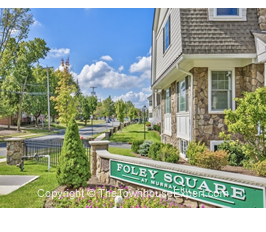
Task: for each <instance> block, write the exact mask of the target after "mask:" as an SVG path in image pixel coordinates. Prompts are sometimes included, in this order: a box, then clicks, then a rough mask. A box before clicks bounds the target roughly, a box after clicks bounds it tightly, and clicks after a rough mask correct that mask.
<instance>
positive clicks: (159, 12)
mask: <svg viewBox="0 0 266 232" xmlns="http://www.w3.org/2000/svg"><path fill="white" fill-rule="evenodd" d="M265 63H266V9H265V8H180V9H179V8H173V9H169V8H160V9H155V11H154V19H153V29H152V75H151V88H152V104H153V105H152V110H153V117H155V115H156V114H158V112H160V115H161V116H160V117H161V120H160V122H157V123H160V124H161V130H162V131H161V140H162V142H165V143H171V144H173V145H174V146H176V147H178V148H179V150H180V153H181V155H182V156H184V157H185V153H186V148H187V146H188V143H189V142H190V141H193V140H194V141H202V142H204V143H205V144H206V145H207V146H208V147H209V148H210V149H211V150H215V149H216V147H217V145H218V144H220V143H221V142H222V139H221V138H219V133H220V132H221V131H226V130H227V126H226V124H225V123H224V117H225V114H224V110H225V109H229V108H231V109H232V110H235V109H236V107H237V106H236V102H235V101H234V99H235V98H240V97H243V91H247V92H250V91H255V90H256V88H259V87H263V86H264V85H265V83H266V81H265V79H266V77H265V69H266V68H265V66H266V64H265Z"/></svg>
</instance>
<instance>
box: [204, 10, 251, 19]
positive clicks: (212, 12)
mask: <svg viewBox="0 0 266 232" xmlns="http://www.w3.org/2000/svg"><path fill="white" fill-rule="evenodd" d="M238 9H239V15H228V16H223V15H217V8H208V16H209V21H247V8H238Z"/></svg>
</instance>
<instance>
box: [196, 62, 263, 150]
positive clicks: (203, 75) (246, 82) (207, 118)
mask: <svg viewBox="0 0 266 232" xmlns="http://www.w3.org/2000/svg"><path fill="white" fill-rule="evenodd" d="M191 72H192V73H193V75H194V96H193V121H194V122H193V140H195V141H203V142H204V143H206V145H207V146H209V145H210V140H221V138H219V133H220V132H222V131H227V126H226V125H225V123H224V117H225V115H224V114H209V112H208V68H193V69H192V70H191ZM263 72H264V65H263V64H250V65H248V66H245V67H240V68H239V67H236V68H235V83H236V87H235V93H236V94H235V96H236V98H241V97H243V91H247V92H254V91H255V90H256V89H257V88H259V87H263V86H264V77H263ZM236 107H237V106H236ZM233 138H234V139H236V138H238V139H241V136H240V135H235V136H234V137H233Z"/></svg>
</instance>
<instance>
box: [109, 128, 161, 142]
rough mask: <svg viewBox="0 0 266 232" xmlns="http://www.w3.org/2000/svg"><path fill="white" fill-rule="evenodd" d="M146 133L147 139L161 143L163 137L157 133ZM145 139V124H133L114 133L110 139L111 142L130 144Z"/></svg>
mask: <svg viewBox="0 0 266 232" xmlns="http://www.w3.org/2000/svg"><path fill="white" fill-rule="evenodd" d="M145 131H146V139H145V140H152V141H153V142H161V137H160V135H159V133H158V132H157V131H147V130H146V129H145ZM138 139H144V125H143V124H132V125H129V126H127V127H125V128H123V129H122V131H121V130H120V131H118V132H116V133H114V134H113V135H112V136H111V137H110V139H109V140H110V141H113V142H128V143H132V142H133V141H134V140H138Z"/></svg>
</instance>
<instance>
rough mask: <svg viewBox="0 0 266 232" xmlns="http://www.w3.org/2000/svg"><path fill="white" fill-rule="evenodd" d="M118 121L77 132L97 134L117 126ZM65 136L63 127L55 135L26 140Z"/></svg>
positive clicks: (85, 135)
mask: <svg viewBox="0 0 266 232" xmlns="http://www.w3.org/2000/svg"><path fill="white" fill-rule="evenodd" d="M118 125H119V122H113V126H112V123H103V124H98V125H94V126H93V127H83V128H81V129H79V134H80V136H83V137H84V138H86V137H89V136H92V135H93V134H94V135H95V134H98V133H101V132H104V131H105V130H106V129H107V130H108V129H111V128H112V127H114V126H118ZM64 136H65V129H64V130H60V133H59V134H55V135H45V136H42V137H36V138H31V139H28V140H39V141H40V140H42V141H47V140H57V139H63V138H64Z"/></svg>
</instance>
